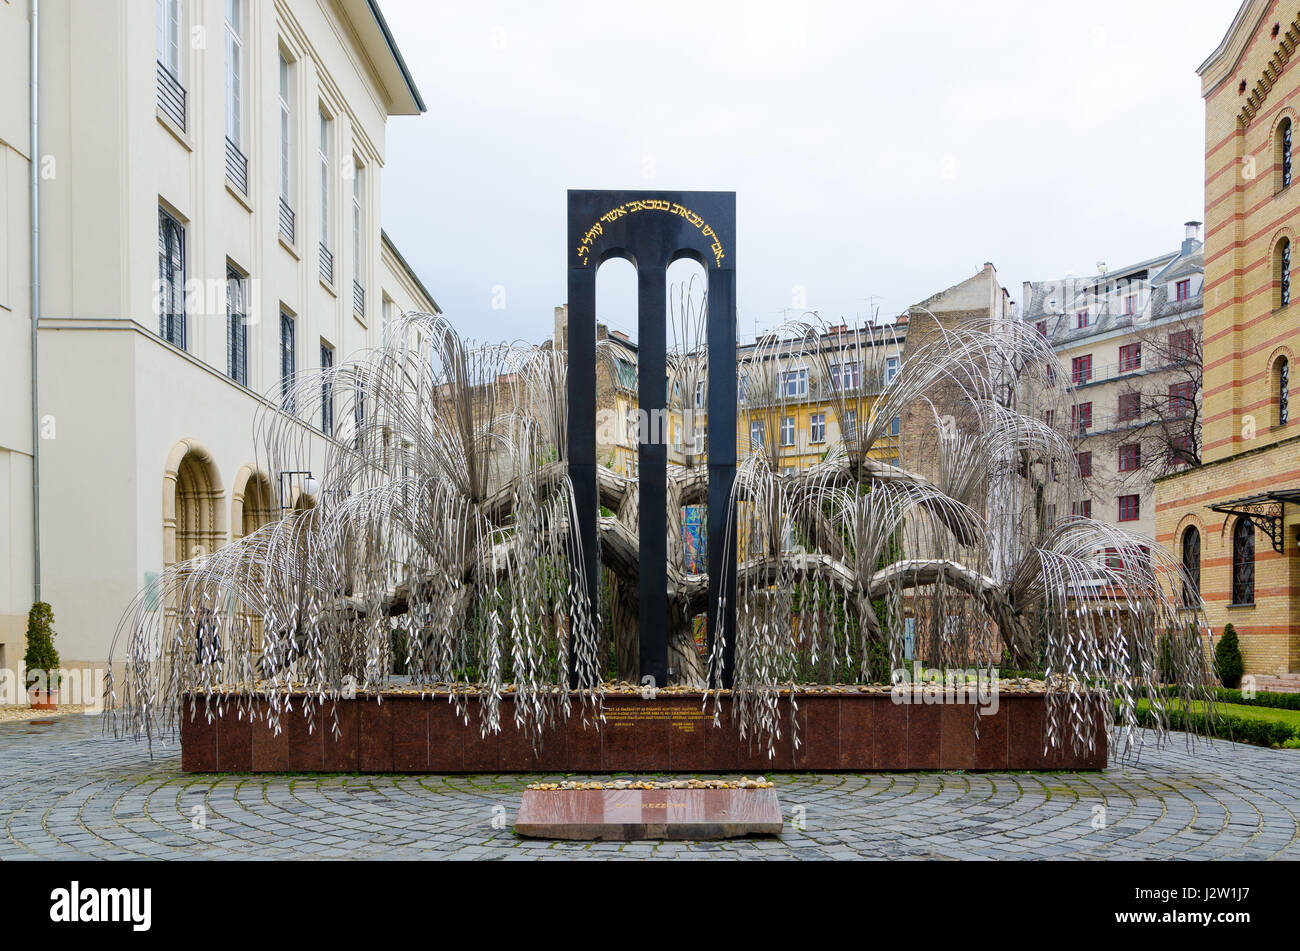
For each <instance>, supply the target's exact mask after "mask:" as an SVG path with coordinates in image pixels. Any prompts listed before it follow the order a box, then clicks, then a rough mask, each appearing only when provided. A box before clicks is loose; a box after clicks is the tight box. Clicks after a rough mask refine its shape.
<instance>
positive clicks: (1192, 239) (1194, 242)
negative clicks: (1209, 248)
mask: <svg viewBox="0 0 1300 951" xmlns="http://www.w3.org/2000/svg"><path fill="white" fill-rule="evenodd" d="M1200 248H1201V222H1199V221H1188V222H1185V223H1184V224H1183V255H1184V256H1186V255H1188V254H1195V253H1196V252H1197V251H1199V250H1200Z"/></svg>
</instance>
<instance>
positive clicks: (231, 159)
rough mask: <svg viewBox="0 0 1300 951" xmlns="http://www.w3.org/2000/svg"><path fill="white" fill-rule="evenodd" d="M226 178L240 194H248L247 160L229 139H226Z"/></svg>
mask: <svg viewBox="0 0 1300 951" xmlns="http://www.w3.org/2000/svg"><path fill="white" fill-rule="evenodd" d="M226 178H228V179H230V183H231V184H232V185H234V186H235V187H236V188H238V189H239V192H240V194H242V195H247V194H248V159H247V157H245V155H244V153H243V152H241V151H240V150H239V146H237V145H236V144H235V143H234V142H231V141H230V138H229V137H227V138H226Z"/></svg>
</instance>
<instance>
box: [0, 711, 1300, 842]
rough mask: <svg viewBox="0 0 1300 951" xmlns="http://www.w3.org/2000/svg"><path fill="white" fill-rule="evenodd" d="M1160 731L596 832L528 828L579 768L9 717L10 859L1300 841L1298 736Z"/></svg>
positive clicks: (849, 777) (797, 777) (823, 777)
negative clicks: (1274, 745)
mask: <svg viewBox="0 0 1300 951" xmlns="http://www.w3.org/2000/svg"><path fill="white" fill-rule="evenodd" d="M1147 739H1148V745H1147V748H1146V750H1145V751H1144V752H1143V753H1142V755H1141V757H1140V759H1138V760H1136V761H1130V762H1129V763H1127V764H1118V765H1113V766H1111V767H1110V768H1109V769H1107V770H1105V771H1104V772H1101V773H959V772H947V773H945V772H924V773H875V774H826V773H822V774H801V773H785V774H782V773H774V774H771V775H770V776H769V778H770V779H772V780H773V782H775V783H776V786H777V792H778V794H779V796H780V799H781V804H782V806H783V809H784V814H785V821H786V824H785V831H784V832H783V833H782V835H781V837H780V838H779V839H766V840H764V839H758V840H738V841H728V842H720V843H702V842H701V843H692V842H664V843H659V842H633V843H617V842H596V843H584V842H544V841H533V840H527V839H520V838H517V837H516V836H515V835H514V833H513V832H512V831H511V826H512V824H513V822H514V817H515V812H516V810H517V809H518V806H519V800H520V796H521V794H522V791H523V789H524V787H525V786H526V785H527V784H528V783H530V782H538V781H541V780H543V779H546V778H550V779H553V780H555V779H559V778H562V777H546V776H543V775H541V774H528V775H471V776H450V775H447V776H443V775H428V776H415V775H392V776H389V775H324V774H304V775H279V774H257V775H231V774H219V775H192V774H186V773H183V772H181V768H180V751H179V748H178V747H177V746H175V745H174V744H172V745H162V746H160V745H158V744H157V743H155V746H154V750H153V755H152V757H151V755H150V751H149V748H148V747H147V745H146V744H145V743H143V742H136V741H132V740H115V739H113V738H111V737H106V736H104V735H102V723H101V721H100V719H99V718H98V717H94V716H67V717H62V718H59V719H57V720H54V721H52V722H49V723H47V724H45V725H33V724H30V723H24V722H6V723H0V818H3V821H4V830H3V835H0V860H13V859H84V858H114V859H116V858H160V859H205V858H215V859H261V858H269V859H281V858H289V859H301V858H366V859H382V858H402V859H408V858H431V859H433V858H456V859H504V860H507V861H515V860H539V859H574V858H601V859H623V860H631V859H644V858H647V857H654V858H671V859H680V860H690V859H721V858H739V859H841V858H875V859H897V858H902V859H972V858H974V859H987V858H1061V859H1065V858H1070V859H1168V858H1178V859H1221V858H1222V859H1269V858H1290V859H1300V750H1268V749H1261V748H1258V747H1253V746H1244V745H1240V744H1234V743H1228V742H1224V741H1214V742H1211V743H1206V742H1203V741H1202V742H1200V743H1198V744H1197V745H1196V746H1195V747H1190V748H1189V746H1188V745H1187V744H1186V743H1185V742H1184V738H1183V736H1182V735H1181V734H1175V735H1174V736H1173V738H1172V739H1171V742H1170V743H1169V744H1168V745H1166V747H1165V748H1164V749H1162V750H1157V749H1156V748H1155V747H1154V745H1153V738H1152V737H1150V736H1148V737H1147ZM569 778H585V777H569Z"/></svg>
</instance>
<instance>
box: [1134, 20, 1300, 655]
mask: <svg viewBox="0 0 1300 951" xmlns="http://www.w3.org/2000/svg"><path fill="white" fill-rule="evenodd" d="M1275 27H1276V32H1275ZM1297 44H1300V4H1297V3H1295V2H1289V3H1285V2H1280V0H1272V2H1270V0H1252V2H1250V3H1248V4H1246V6H1245V7H1243V8H1242V10H1241V11H1240V13H1239V14H1238V17H1237V19H1236V20H1235V21H1234V22H1233V25H1232V27H1231V28H1230V29H1229V31H1228V34H1227V36H1226V37H1225V40H1224V43H1223V45H1222V46H1221V47H1220V49H1219V50H1218V51H1217V52H1216V54H1215V55H1214V56H1213V57H1211V59H1210V60H1209V61H1207V63H1206V64H1205V65H1204V66H1203V67H1202V70H1201V78H1202V95H1203V96H1204V98H1205V133H1206V148H1205V318H1204V333H1205V347H1204V356H1205V376H1204V401H1205V402H1204V431H1203V459H1204V464H1203V465H1202V466H1201V467H1200V468H1198V469H1195V470H1192V471H1190V472H1187V473H1183V474H1180V475H1177V476H1171V477H1169V478H1166V479H1161V480H1158V481H1157V482H1156V537H1157V540H1158V541H1159V542H1160V543H1161V544H1163V545H1165V546H1166V547H1167V548H1169V550H1170V551H1172V552H1174V553H1175V554H1177V553H1178V552H1179V550H1180V540H1181V537H1182V532H1183V530H1184V529H1185V528H1186V527H1187V526H1188V525H1196V526H1197V527H1198V528H1199V529H1200V531H1201V536H1202V540H1201V565H1202V567H1201V589H1202V594H1203V596H1204V598H1205V601H1206V604H1207V608H1208V612H1209V620H1210V624H1211V626H1212V627H1213V628H1214V631H1215V633H1216V634H1218V633H1219V632H1221V631H1222V629H1223V625H1224V624H1226V623H1228V622H1229V621H1230V622H1232V624H1233V625H1234V626H1235V627H1236V629H1237V633H1238V634H1239V636H1240V637H1241V645H1242V653H1243V655H1244V658H1245V662H1246V670H1247V671H1248V672H1251V673H1263V674H1273V673H1277V672H1278V671H1294V670H1297V669H1300V546H1298V545H1297V536H1296V529H1297V526H1298V525H1300V511H1297V507H1296V506H1293V505H1289V506H1287V511H1286V527H1285V536H1284V537H1285V541H1286V544H1285V551H1284V553H1283V554H1278V553H1277V552H1275V551H1274V550H1273V548H1272V546H1271V544H1270V542H1269V540H1268V538H1267V536H1266V535H1265V534H1264V533H1263V532H1262V531H1258V530H1257V531H1256V562H1255V570H1256V578H1255V592H1256V593H1255V604H1254V606H1250V607H1244V606H1232V605H1230V604H1229V601H1230V600H1231V575H1232V567H1231V566H1232V527H1233V520H1234V517H1233V516H1228V517H1227V518H1226V525H1225V516H1223V515H1220V514H1217V513H1215V512H1212V511H1210V509H1209V506H1210V505H1212V504H1215V503H1216V502H1226V501H1230V500H1232V499H1236V498H1241V497H1244V496H1249V495H1253V494H1257V493H1260V492H1264V491H1267V490H1270V489H1282V488H1294V487H1297V486H1300V423H1297V422H1296V419H1295V416H1296V414H1295V412H1292V414H1291V415H1292V419H1291V422H1290V424H1289V425H1286V426H1280V425H1278V419H1277V389H1276V386H1275V385H1274V381H1273V380H1272V379H1271V374H1270V369H1271V367H1272V366H1273V363H1274V361H1275V360H1276V358H1277V357H1278V356H1279V355H1286V356H1287V357H1288V359H1290V360H1291V362H1292V367H1293V368H1294V361H1295V357H1296V355H1297V353H1300V300H1295V302H1293V303H1292V304H1290V306H1287V307H1279V306H1277V304H1278V301H1277V295H1278V290H1279V281H1278V277H1279V273H1278V270H1277V269H1276V267H1275V260H1274V258H1275V255H1274V250H1275V247H1276V245H1277V242H1278V240H1279V239H1280V238H1283V237H1286V238H1288V239H1290V240H1292V241H1295V239H1296V237H1297V230H1300V229H1297V227H1296V225H1297V221H1296V210H1297V203H1300V162H1298V163H1297V164H1296V175H1295V183H1294V184H1292V185H1291V186H1290V187H1288V188H1282V187H1281V166H1280V162H1279V161H1278V154H1277V148H1276V134H1277V130H1278V128H1279V124H1280V123H1281V122H1282V121H1283V120H1284V119H1290V120H1291V121H1292V122H1300V114H1298V113H1297V109H1298V108H1300V71H1297V70H1296V69H1295V68H1294V67H1295V65H1296V63H1295V62H1294V61H1293V60H1294V59H1295V58H1297V57H1300V48H1297ZM1288 65H1289V66H1290V68H1288ZM1243 84H1244V86H1243ZM1296 133H1297V134H1296V136H1295V137H1294V145H1293V150H1300V128H1297V129H1296ZM1297 157H1298V158H1300V154H1298V155H1297ZM1291 264H1292V267H1291V270H1292V279H1293V280H1294V279H1295V274H1296V271H1297V270H1300V248H1295V247H1293V248H1292V256H1291ZM1292 296H1293V298H1300V286H1296V287H1295V288H1294V291H1293V295H1292ZM1292 375H1293V376H1294V375H1295V374H1294V372H1293V374H1292ZM1292 392H1293V393H1294V392H1296V387H1294V386H1293V387H1292Z"/></svg>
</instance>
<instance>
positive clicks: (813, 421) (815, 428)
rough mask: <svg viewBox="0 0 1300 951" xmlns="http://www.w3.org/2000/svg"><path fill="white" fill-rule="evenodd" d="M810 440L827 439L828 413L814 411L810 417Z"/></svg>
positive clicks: (820, 440) (822, 440)
mask: <svg viewBox="0 0 1300 951" xmlns="http://www.w3.org/2000/svg"><path fill="white" fill-rule="evenodd" d="M808 441H809V442H814V443H818V442H825V441H826V414H825V413H813V414H812V416H811V417H809V419H808Z"/></svg>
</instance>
